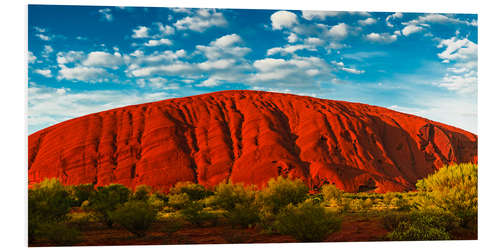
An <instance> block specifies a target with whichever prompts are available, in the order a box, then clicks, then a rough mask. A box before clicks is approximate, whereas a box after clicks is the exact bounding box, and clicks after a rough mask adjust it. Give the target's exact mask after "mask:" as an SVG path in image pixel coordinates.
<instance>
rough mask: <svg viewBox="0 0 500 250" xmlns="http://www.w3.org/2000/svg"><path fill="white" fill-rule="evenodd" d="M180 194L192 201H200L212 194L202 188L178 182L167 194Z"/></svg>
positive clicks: (198, 185)
mask: <svg viewBox="0 0 500 250" xmlns="http://www.w3.org/2000/svg"><path fill="white" fill-rule="evenodd" d="M182 193H184V194H187V195H188V197H189V200H192V201H198V200H202V199H205V198H206V197H208V196H210V195H212V194H213V192H212V191H210V190H207V189H205V187H204V186H202V185H200V184H195V183H192V182H178V183H176V184H175V186H174V187H172V188H171V189H170V191H169V194H182Z"/></svg>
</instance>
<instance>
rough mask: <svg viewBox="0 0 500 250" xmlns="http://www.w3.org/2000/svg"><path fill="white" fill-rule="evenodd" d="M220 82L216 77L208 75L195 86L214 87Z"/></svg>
mask: <svg viewBox="0 0 500 250" xmlns="http://www.w3.org/2000/svg"><path fill="white" fill-rule="evenodd" d="M219 84H220V82H219V81H218V79H217V78H214V77H210V78H208V79H207V80H205V81H203V82H201V83H200V84H196V86H197V87H214V86H217V85H219Z"/></svg>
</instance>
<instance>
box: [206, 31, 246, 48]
mask: <svg viewBox="0 0 500 250" xmlns="http://www.w3.org/2000/svg"><path fill="white" fill-rule="evenodd" d="M238 42H241V37H240V36H238V35H236V34H231V35H225V36H222V37H220V38H217V40H215V41H214V42H212V45H214V46H217V47H229V46H232V45H234V44H235V43H238Z"/></svg>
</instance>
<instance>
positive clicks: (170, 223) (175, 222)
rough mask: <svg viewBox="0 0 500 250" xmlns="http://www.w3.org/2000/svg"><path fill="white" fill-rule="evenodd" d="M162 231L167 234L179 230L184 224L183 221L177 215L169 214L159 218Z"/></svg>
mask: <svg viewBox="0 0 500 250" xmlns="http://www.w3.org/2000/svg"><path fill="white" fill-rule="evenodd" d="M161 222H162V225H163V227H162V231H163V232H164V233H167V236H170V235H172V234H173V233H175V232H177V231H179V230H180V229H181V228H182V226H183V225H184V221H183V220H182V218H180V217H179V216H175V215H170V216H167V217H164V218H162V219H161Z"/></svg>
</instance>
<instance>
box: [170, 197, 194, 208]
mask: <svg viewBox="0 0 500 250" xmlns="http://www.w3.org/2000/svg"><path fill="white" fill-rule="evenodd" d="M191 202H192V201H191V200H190V199H189V195H187V194H186V193H179V194H169V195H168V205H169V206H171V207H173V208H175V209H183V208H185V207H187V206H188V205H189V204H190V203H191Z"/></svg>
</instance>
